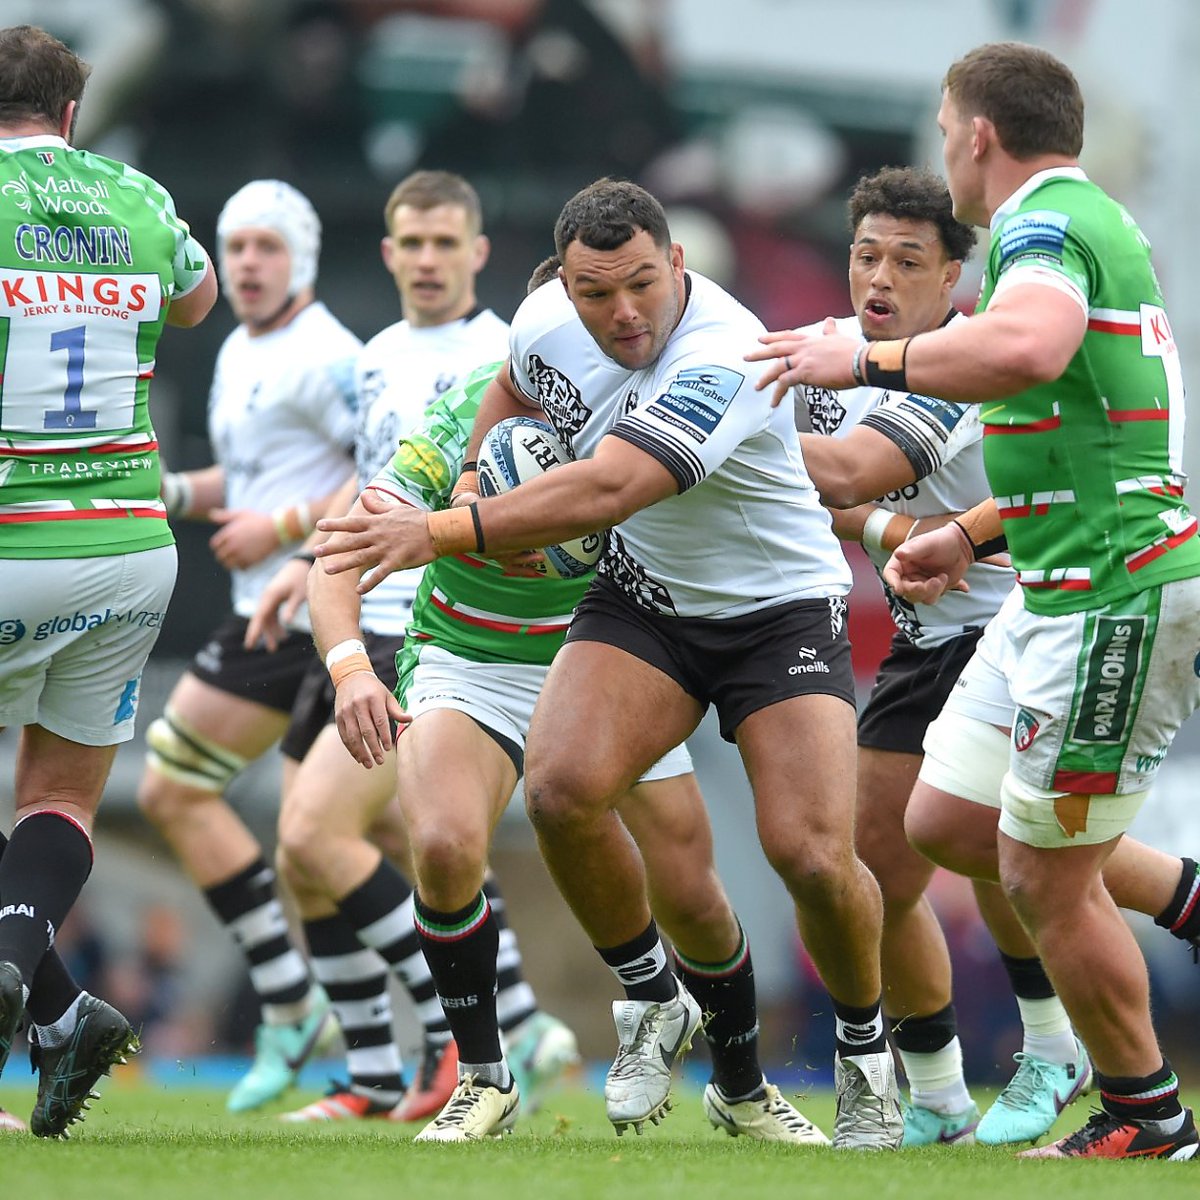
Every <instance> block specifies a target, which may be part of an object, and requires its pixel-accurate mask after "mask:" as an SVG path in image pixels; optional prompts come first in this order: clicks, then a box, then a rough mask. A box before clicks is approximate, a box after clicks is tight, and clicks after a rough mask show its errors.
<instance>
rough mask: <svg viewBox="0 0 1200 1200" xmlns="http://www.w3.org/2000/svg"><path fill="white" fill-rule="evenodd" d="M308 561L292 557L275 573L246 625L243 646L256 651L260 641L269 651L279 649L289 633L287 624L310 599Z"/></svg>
mask: <svg viewBox="0 0 1200 1200" xmlns="http://www.w3.org/2000/svg"><path fill="white" fill-rule="evenodd" d="M308 570H309V564H308V563H306V562H305V561H304V560H303V559H299V558H289V559H288V561H287V562H285V563H284V564H283V566H282V567H280V568H279V570H278V571H276V572H275V575H274V576H273V577H272V579H271V582H270V583H268V584H267V586H266V587H265V588H264V589H263V593H262V595H261V596H260V597H259V600H258V607H257V608H255V610H254V615H253V616H252V617H251V618H250V624H249V625H247V626H246V637H245V639H244V641H243V643H242V644H243V645H244V646H245V647H246V649H247V650H253V649H254V647H255V646H257V645H258V644H259V642H260V641H261V642H262V643H263V644H264V645H265V646H266V647H267V649H268V650H278V649H279V643H280V642H282V641H283V639H284V638H285V637H287V635H288V629H287V627H288V626H289V625H290V624H291V623H292V622H293V621H294V620H295V619H296V614H297V613H298V612H299V611H300V606H301V605H302V604H303V603H304V602H305V600H306V599H307V598H308V596H307V584H308Z"/></svg>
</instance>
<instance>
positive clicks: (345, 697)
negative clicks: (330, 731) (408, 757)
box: [333, 671, 412, 770]
mask: <svg viewBox="0 0 1200 1200" xmlns="http://www.w3.org/2000/svg"><path fill="white" fill-rule="evenodd" d="M333 712H334V717H335V719H336V720H337V727H338V733H339V734H340V735H341V738H342V743H343V745H345V747H346V749H347V750H349V751H350V753H351V755H352V756H353V757H354V760H355V761H356V762H358V763H361V764H362V765H363V766H364V767H366V768H367V769H368V770H369V769H370V768H371V767H375V766H381V765H382V764H383V761H384V758H385V756H386V755H387V754H388V752H389V751H390V750H391V748H392V747H393V746H394V745H395V741H394V740H393V738H392V722H393V721H396V722H397V723H399V724H400V725H407V724H408V723H409V721H411V720H412V717H410V716H409V715H408V713H406V712H405V711H404V709H403V708H401V707H400V701H399V700H397V699H396V697H395V696H393V695H392V693H391V692H389V691H388V689H387V688H386V687H385V686H384V684H383V682H382V681H381V680H380V678H379V676H378V675H376V674H374V672H372V671H356V672H355V673H354V674H353V675H347V676H346V678H345V679H343V680H342V682H341V683H340V684H339V685H338V689H337V697H336V699H335V700H334V705H333Z"/></svg>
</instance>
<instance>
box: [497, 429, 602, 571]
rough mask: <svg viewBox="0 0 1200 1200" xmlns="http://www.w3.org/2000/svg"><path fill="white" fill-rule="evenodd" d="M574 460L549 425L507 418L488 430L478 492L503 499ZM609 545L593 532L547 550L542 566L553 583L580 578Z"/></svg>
mask: <svg viewBox="0 0 1200 1200" xmlns="http://www.w3.org/2000/svg"><path fill="white" fill-rule="evenodd" d="M569 462H571V455H570V453H569V452H568V451H567V448H566V446H564V445H563V444H562V442H561V441H559V438H558V434H556V433H555V432H554V430H553V429H552V428H551V427H550V426H549V425H547V424H546V422H545V421H539V420H536V419H535V418H534V417H506V418H505V419H504V420H503V421H497V422H496V424H495V425H493V426H492V428H491V429H489V430H488V433H487V437H485V438H484V439H483V445H482V446H480V448H479V458H478V460H477V466H476V470H477V472H478V478H479V493H480V495H482V496H498V495H500V494H501V493H502V492H509V491H512V489H513V488H515V487H517V486H519V485H520V484H522V483H524V482H525V481H526V480H529V479H536V478H537V477H538V476H539V475H544V474H545V473H546V472H547V471H552V470H553V469H554V468H555V467H560V466H562V465H563V464H564V463H569ZM605 541H606V538H605V535H604V534H603V533H588V534H585V535H584V536H583V537H581V538H574V539H573V540H572V541H569V542H563V543H562V544H561V545H558V546H542V547H541V548H540V549H541V553H542V554H543V555H544V556H545V562H544V563H542V564H541V565H540V566H541V568H544V570H545V574H546V575H547V576H549V577H550V578H551V579H578V578H579V576H581V575H586V574H587V573H588V572H589V571H590V570H592V568H593V567H595V565H596V564H597V563H598V562H599V561H600V556H601V555H602V554H603V553H604V543H605Z"/></svg>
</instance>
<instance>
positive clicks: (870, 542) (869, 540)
mask: <svg viewBox="0 0 1200 1200" xmlns="http://www.w3.org/2000/svg"><path fill="white" fill-rule="evenodd" d="M895 515H896V514H895V513H894V512H888V510H887V509H886V508H877V509H876V510H875V511H874V512H873V513H872V514H871V515H870V516H869V517H868V518H867V519H866V522H865V523H864V524H863V531H862V544H863V545H864V546H866V548H867V549H868V550H882V549H883V533H884V530H885V529H887V527H888V526H889V525H890V524H891V523H892V518H893V517H894V516H895Z"/></svg>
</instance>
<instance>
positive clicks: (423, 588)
mask: <svg viewBox="0 0 1200 1200" xmlns="http://www.w3.org/2000/svg"><path fill="white" fill-rule="evenodd" d="M503 365H504V364H503V362H494V363H489V364H487V365H486V366H483V367H479V368H477V369H476V370H474V371H472V372H471V374H470V375H468V376H467V378H466V379H464V380H463V382H462V383H461V384H460V385H459V386H457V387H454V388H452V389H451V390H450V391H448V392H446V393H445V394H444V395H442V396H441V397H439V398H438V400H436V401H435V402H434V403H433V404H432V405H430V407H429V410H428V412H427V414H426V419H425V421H424V423H423V424H422V426H421V427H420V429H419V430H418V431H416V432H414V433H412V434H409V435H408V436H407V437H402V438H401V439H400V447H399V449H398V450H397V451H396V453H395V454H394V455H393V456H392V461H391V462H390V463H389V464H388V465H387V466H386V467H385V468H384V469H383V470H382V471H381V472H380V473H379V474H378V475H377V476H376V477H375V478H374V479H373V480H372V481H371V484H370V486H371V487H372V488H374V489H376V491H379V492H382V493H383V494H384V495H386V496H388V497H390V498H391V499H393V500H395V501H397V502H400V503H404V504H412V505H415V506H416V507H417V508H421V509H424V510H425V511H426V512H430V511H434V510H436V509H440V508H446V507H447V506H448V505H449V503H450V490H451V488H453V486H454V481H455V480H456V479H457V478H458V476H459V474H460V472H461V471H462V464H463V458H464V455H465V453H466V449H467V442H468V441H469V440H470V437H471V426H472V423H473V422H474V420H475V414H476V412H478V410H479V400H480V397H481V396H482V395H483V391H484V389H485V388H486V387H487V385H488V384H489V383H490V382H491V381H492V379H494V378H495V375H496V372H497V371H498V370H499V369H500V368H501V367H502V366H503ZM591 578H592V576H591V574H590V573H589V574H588V575H586V576H584V578H582V579H521V578H516V577H513V576H506V575H504V574H503V573H502V570H501V568H500V567H499V566H498V565H497V564H496V563H494V562H491V561H490V560H488V559H484V558H480V557H478V556H476V555H473V554H458V555H454V556H452V557H449V558H438V559H434V561H433V562H432V563H430V564H429V566H427V567H426V568H425V574H424V576H423V577H422V579H421V583H420V586H419V587H418V589H417V595H416V599H415V600H414V601H413V611H412V621H411V623H410V624H409V627H408V631H407V635H406V636H407V637H408V639H409V641H410V642H424V643H432V644H434V645H437V646H440V647H442V648H443V649H445V650H449V651H451V652H452V653H454V654H457V655H459V656H460V657H461V658H466V659H470V660H471V661H472V662H515V663H532V664H534V665H538V666H546V665H548V664H549V663H550V660H551V659H552V658H553V657H554V655H555V652H556V651H557V650H558V648H559V647H560V646H561V645H562V643H563V639H564V638H565V637H566V634H567V626H568V625H569V624H570V623H571V615H572V613H573V612H574V610H575V606H576V604H578V603H579V600H580V597H581V596H582V595H583V593H584V592H585V591H586V590H587V586H588V584H589V583H590V582H591Z"/></svg>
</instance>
